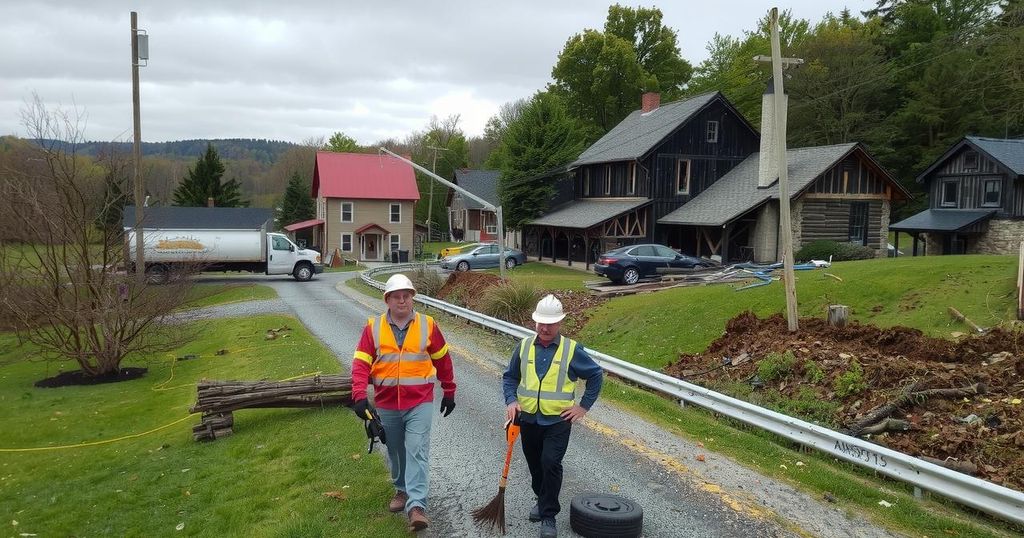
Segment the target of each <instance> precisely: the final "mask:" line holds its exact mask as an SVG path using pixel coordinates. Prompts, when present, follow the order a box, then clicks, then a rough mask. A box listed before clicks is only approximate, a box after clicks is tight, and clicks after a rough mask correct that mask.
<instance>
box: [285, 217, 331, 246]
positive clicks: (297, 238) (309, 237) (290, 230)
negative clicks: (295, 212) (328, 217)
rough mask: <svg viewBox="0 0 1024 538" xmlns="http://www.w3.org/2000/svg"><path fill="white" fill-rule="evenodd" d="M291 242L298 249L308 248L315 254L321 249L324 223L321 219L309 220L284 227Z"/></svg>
mask: <svg viewBox="0 0 1024 538" xmlns="http://www.w3.org/2000/svg"><path fill="white" fill-rule="evenodd" d="M284 231H285V232H287V234H288V236H289V237H290V238H291V240H292V241H293V242H294V243H295V244H296V245H298V246H299V248H309V249H313V250H315V251H317V252H322V249H323V244H324V241H323V234H324V221H323V219H309V220H304V221H301V222H295V223H292V224H289V225H287V226H285V227H284Z"/></svg>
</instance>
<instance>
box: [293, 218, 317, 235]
mask: <svg viewBox="0 0 1024 538" xmlns="http://www.w3.org/2000/svg"><path fill="white" fill-rule="evenodd" d="M323 223H324V219H309V220H303V221H300V222H295V223H292V224H289V225H288V226H285V227H284V229H285V230H287V231H289V232H294V231H296V230H305V229H306V228H312V227H314V226H319V225H321V224H323Z"/></svg>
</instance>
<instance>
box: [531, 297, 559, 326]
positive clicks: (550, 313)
mask: <svg viewBox="0 0 1024 538" xmlns="http://www.w3.org/2000/svg"><path fill="white" fill-rule="evenodd" d="M563 318H565V312H563V311H562V301H559V300H558V298H557V297H555V296H554V295H551V294H548V295H546V296H544V298H543V299H541V300H540V302H538V303H537V308H536V309H535V310H534V311H533V321H536V322H537V323H558V322H559V321H562V319H563Z"/></svg>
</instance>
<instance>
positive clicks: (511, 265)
mask: <svg viewBox="0 0 1024 538" xmlns="http://www.w3.org/2000/svg"><path fill="white" fill-rule="evenodd" d="M505 268H506V269H515V268H516V259H515V258H505Z"/></svg>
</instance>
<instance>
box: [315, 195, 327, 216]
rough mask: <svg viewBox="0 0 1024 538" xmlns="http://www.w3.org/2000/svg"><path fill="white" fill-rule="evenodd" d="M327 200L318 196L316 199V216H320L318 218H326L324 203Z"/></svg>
mask: <svg viewBox="0 0 1024 538" xmlns="http://www.w3.org/2000/svg"><path fill="white" fill-rule="evenodd" d="M326 201H327V200H325V199H323V198H317V199H316V218H318V219H323V218H324V203H325V202H326Z"/></svg>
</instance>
